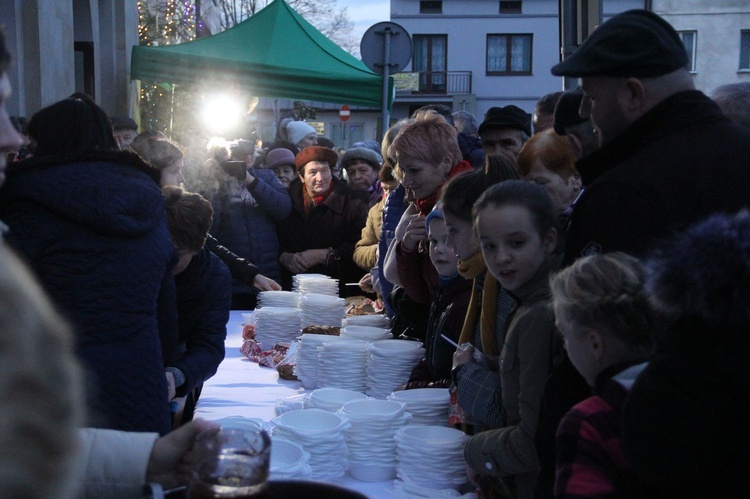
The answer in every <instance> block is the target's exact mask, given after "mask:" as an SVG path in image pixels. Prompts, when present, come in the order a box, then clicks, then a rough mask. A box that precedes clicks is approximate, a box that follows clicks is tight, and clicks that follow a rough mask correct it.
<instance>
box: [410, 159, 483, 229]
mask: <svg viewBox="0 0 750 499" xmlns="http://www.w3.org/2000/svg"><path fill="white" fill-rule="evenodd" d="M470 170H473V168H472V167H471V165H470V164H469V162H468V161H464V160H461V161H459V162H458V163H456V164H455V165H453V168H451V169H450V171H449V172H448V175H446V176H445V181H443V183H442V184H440V187H438V188H437V189H436V190H435V192H433V193H432V194H430V195H429V196H427V197H426V198H422V199H415V200H414V204H415V205H416V207H417V209H418V210H419V214H420V215H424V216H427V215H428V214H429V213H430V212H431V211H432V208H434V207H435V204H436V203H437V202H438V199H440V194H441V193H442V192H443V186H444V185H445V182H447V181H448V179H450V178H453V177H455V176H456V175H458V174H459V173H463V172H467V171H470Z"/></svg>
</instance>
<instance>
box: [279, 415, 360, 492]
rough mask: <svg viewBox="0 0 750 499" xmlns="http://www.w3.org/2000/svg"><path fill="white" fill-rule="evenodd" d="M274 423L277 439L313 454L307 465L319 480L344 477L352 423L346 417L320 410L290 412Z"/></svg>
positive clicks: (313, 475)
mask: <svg viewBox="0 0 750 499" xmlns="http://www.w3.org/2000/svg"><path fill="white" fill-rule="evenodd" d="M271 422H272V423H273V424H274V425H275V426H274V428H273V430H271V432H272V435H273V437H274V438H282V439H285V440H290V441H292V442H294V443H296V444H298V445H300V446H301V447H302V449H304V450H305V451H307V452H308V453H309V454H310V460H309V461H308V464H309V465H310V468H311V469H312V477H313V478H316V479H325V478H337V477H342V476H344V474H345V473H346V469H347V466H348V461H347V450H346V440H345V437H344V431H345V430H347V429H348V428H349V422H348V421H347V419H346V418H345V417H343V416H340V415H338V414H332V413H330V412H326V411H324V410H321V409H304V410H298V411H290V412H286V413H284V414H282V415H281V416H276V417H275V418H274V419H272V420H271Z"/></svg>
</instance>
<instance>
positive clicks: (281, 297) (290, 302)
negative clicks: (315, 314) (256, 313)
mask: <svg viewBox="0 0 750 499" xmlns="http://www.w3.org/2000/svg"><path fill="white" fill-rule="evenodd" d="M263 307H291V308H296V307H299V293H295V292H294V291H261V292H260V293H258V308H263Z"/></svg>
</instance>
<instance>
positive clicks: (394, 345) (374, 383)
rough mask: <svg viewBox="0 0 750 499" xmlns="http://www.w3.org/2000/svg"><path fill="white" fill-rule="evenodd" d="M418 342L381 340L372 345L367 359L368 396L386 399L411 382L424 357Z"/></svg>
mask: <svg viewBox="0 0 750 499" xmlns="http://www.w3.org/2000/svg"><path fill="white" fill-rule="evenodd" d="M424 352H425V350H424V348H422V344H421V343H419V342H417V341H408V340H380V341H376V342H374V343H371V344H370V347H369V355H368V357H367V368H366V369H367V392H366V393H367V395H369V396H371V397H374V398H383V399H384V398H386V397H387V396H388V395H390V394H391V393H392V392H393V391H394V390H395V389H396V388H397V387H398V386H399V385H403V384H404V383H406V382H407V381H409V376H410V375H411V371H412V369H414V366H416V365H417V363H418V362H419V361H420V360H421V359H422V357H424Z"/></svg>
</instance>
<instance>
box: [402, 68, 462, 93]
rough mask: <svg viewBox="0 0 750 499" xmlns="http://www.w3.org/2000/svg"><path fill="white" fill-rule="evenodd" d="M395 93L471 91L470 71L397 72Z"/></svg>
mask: <svg viewBox="0 0 750 499" xmlns="http://www.w3.org/2000/svg"><path fill="white" fill-rule="evenodd" d="M393 77H394V79H395V80H396V95H401V96H406V95H414V94H419V95H422V94H433V95H453V94H470V93H471V71H420V72H411V73H397V74H395V75H393Z"/></svg>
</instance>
